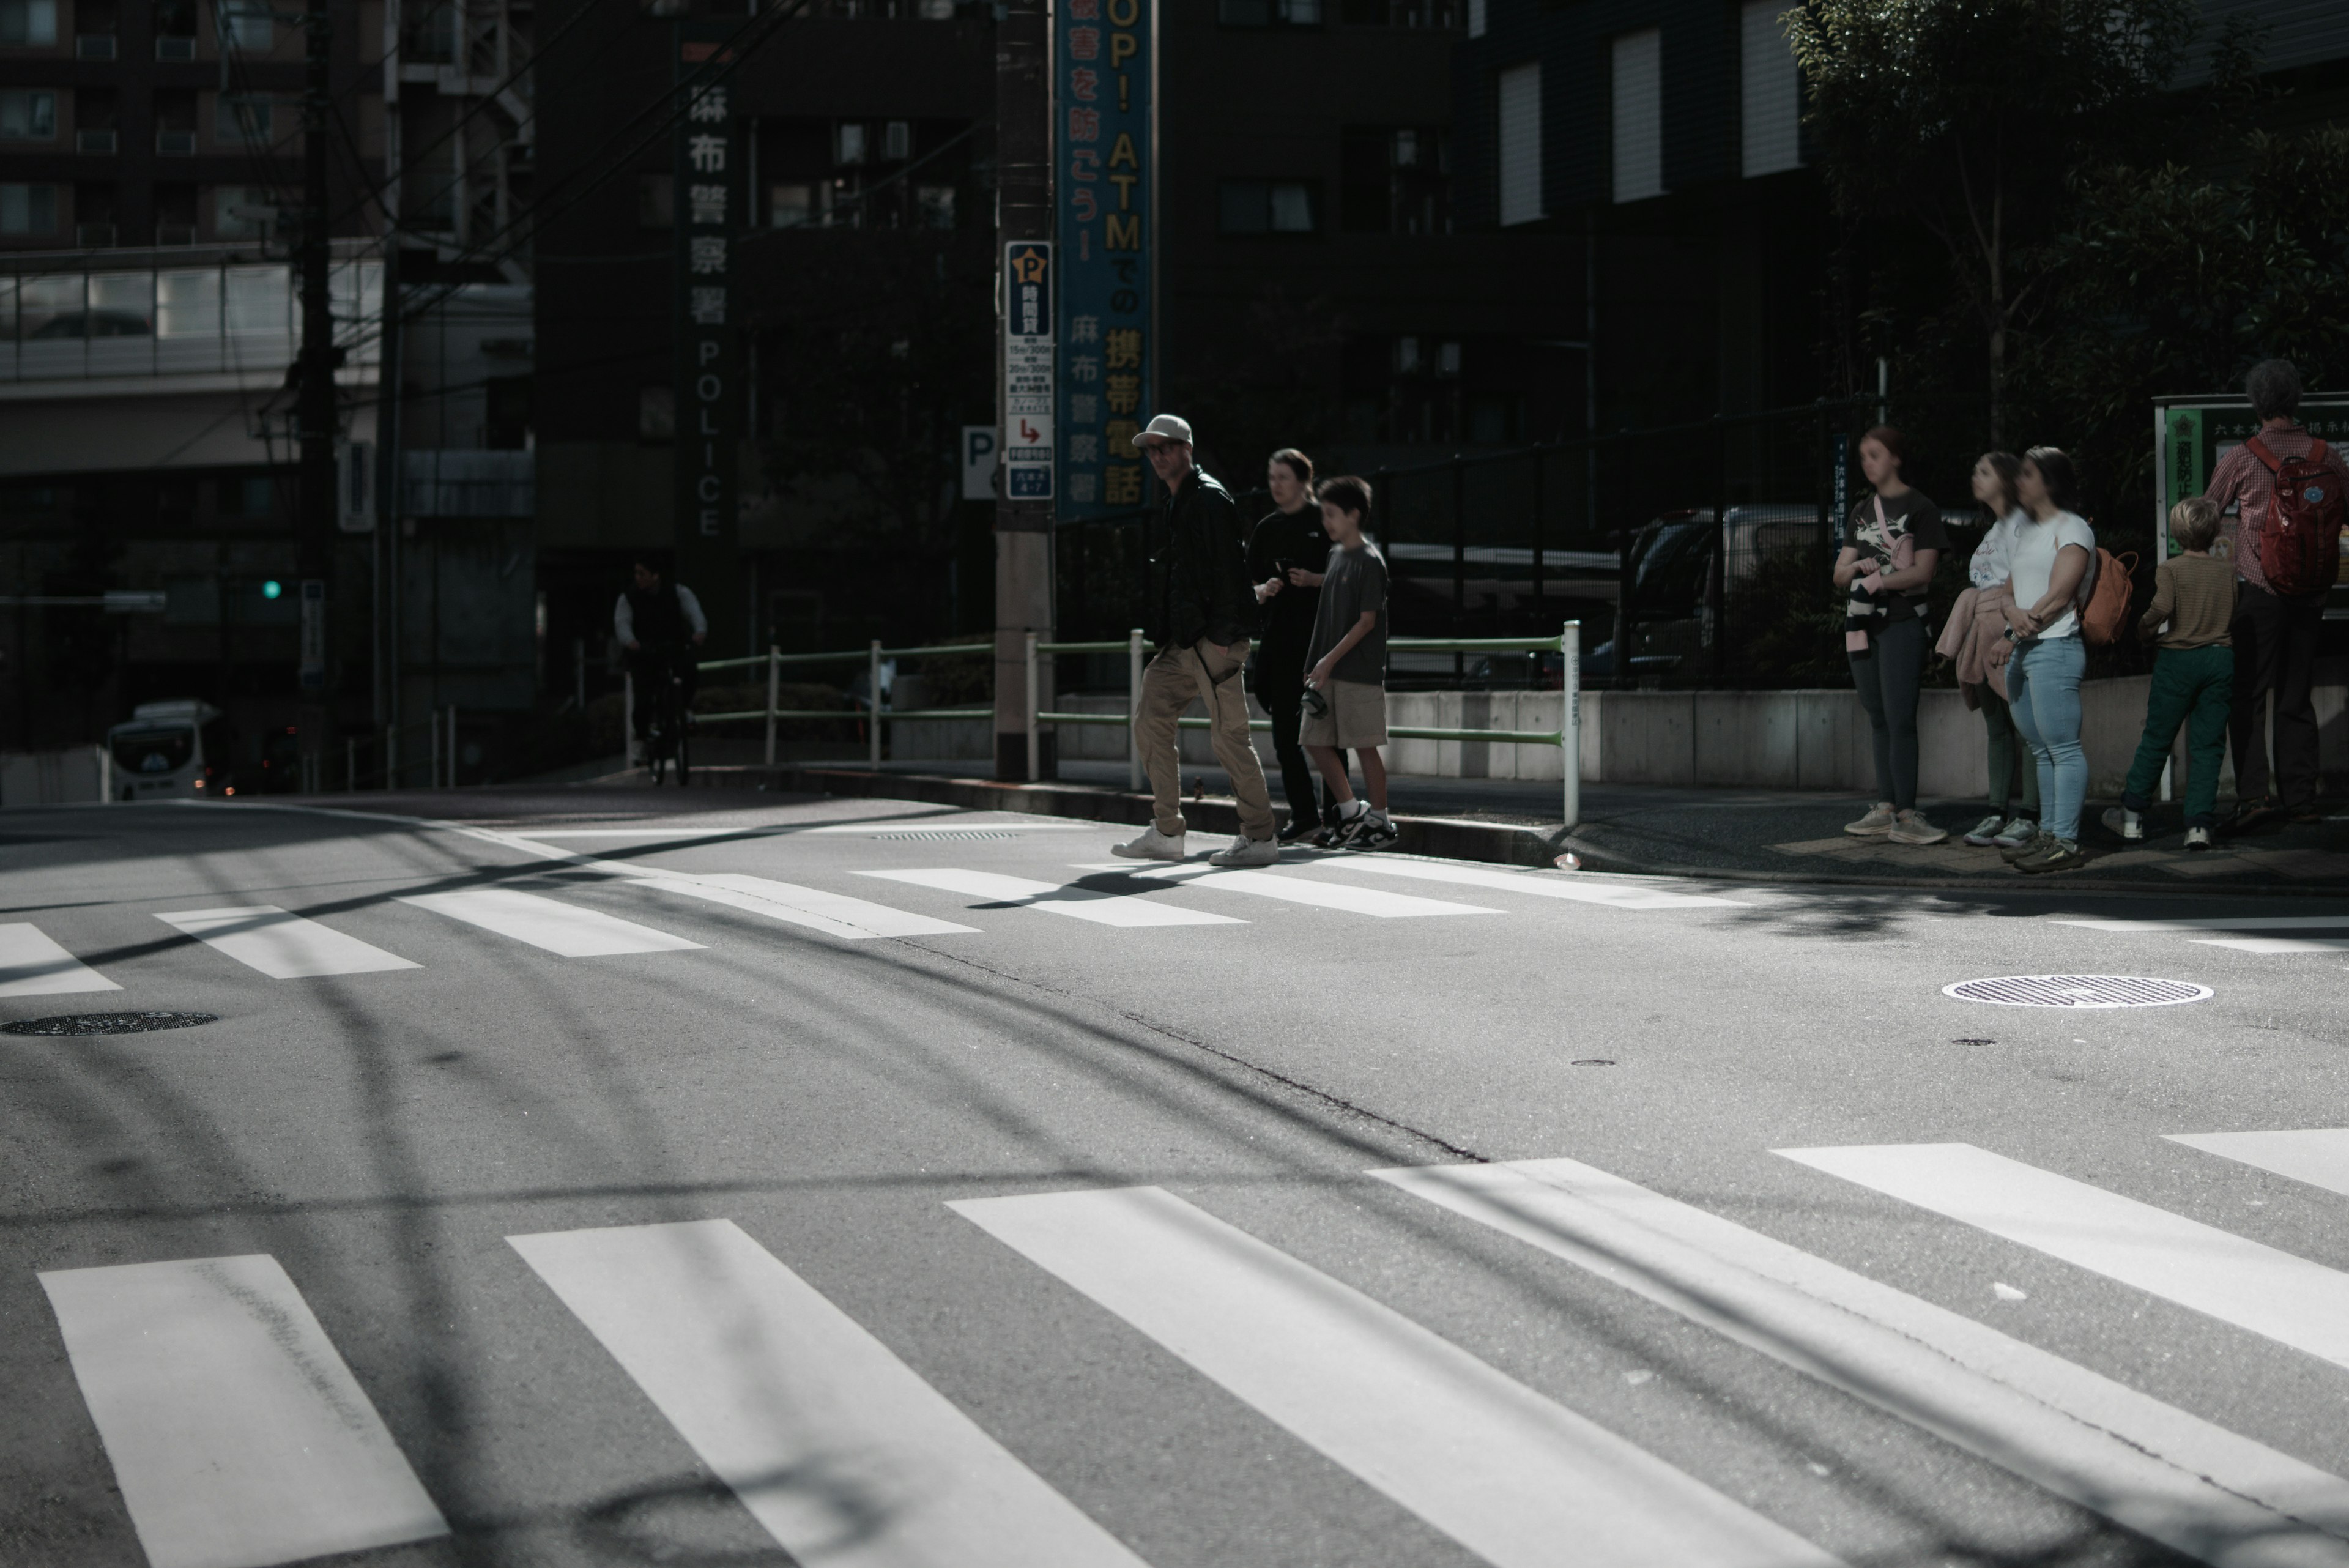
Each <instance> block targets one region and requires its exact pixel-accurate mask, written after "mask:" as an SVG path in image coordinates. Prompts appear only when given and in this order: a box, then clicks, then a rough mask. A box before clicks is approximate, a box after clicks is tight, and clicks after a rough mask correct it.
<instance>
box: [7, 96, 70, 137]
mask: <svg viewBox="0 0 2349 1568" xmlns="http://www.w3.org/2000/svg"><path fill="white" fill-rule="evenodd" d="M56 138H57V94H55V93H53V92H33V91H28V90H26V89H24V88H8V89H7V90H6V91H5V92H0V140H8V141H52V140H56Z"/></svg>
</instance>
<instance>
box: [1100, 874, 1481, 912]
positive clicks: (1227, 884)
mask: <svg viewBox="0 0 2349 1568" xmlns="http://www.w3.org/2000/svg"><path fill="white" fill-rule="evenodd" d="M1077 869H1078V870H1080V871H1123V872H1124V873H1125V874H1126V875H1127V876H1129V877H1143V878H1145V879H1147V880H1149V881H1153V882H1176V883H1180V884H1181V885H1183V886H1184V887H1186V888H1216V889H1217V890H1219V891H1222V892H1226V893H1250V894H1254V895H1255V896H1256V897H1257V898H1278V899H1279V900H1281V901H1282V902H1283V903H1287V904H1309V905H1311V906H1312V907H1313V908H1315V909H1342V910H1344V911H1345V912H1346V913H1347V914H1350V915H1371V916H1375V917H1377V918H1378V919H1382V920H1394V919H1414V918H1418V917H1423V916H1428V915H1497V914H1499V913H1500V912H1501V911H1500V910H1498V909H1485V908H1484V907H1482V906H1481V905H1477V904H1454V903H1450V902H1447V901H1446V900H1444V899H1442V898H1419V897H1417V896H1415V895H1413V894H1410V893H1390V892H1388V891H1387V890H1386V889H1384V888H1350V887H1346V886H1344V885H1342V884H1340V883H1336V882H1318V881H1315V880H1313V879H1311V878H1309V877H1278V876H1274V875H1272V874H1271V873H1269V872H1265V871H1225V870H1222V869H1219V868H1217V867H1213V866H1205V865H1193V866H1150V867H1144V866H1138V865H1135V864H1134V863H1133V862H1131V861H1128V862H1124V863H1119V864H1111V865H1105V866H1104V865H1087V866H1080V867H1077Z"/></svg>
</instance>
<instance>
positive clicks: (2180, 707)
mask: <svg viewBox="0 0 2349 1568" xmlns="http://www.w3.org/2000/svg"><path fill="white" fill-rule="evenodd" d="M2234 688H2235V650H2234V649H2231V648H2165V649H2162V650H2161V651H2160V652H2159V653H2158V654H2157V655H2156V656H2155V658H2154V661H2153V695H2152V696H2151V697H2150V698H2148V699H2147V701H2146V705H2145V738H2144V739H2143V740H2141V741H2139V742H2137V761H2136V762H2134V763H2130V764H2129V773H2128V788H2127V792H2126V793H2125V794H2122V796H2121V800H2122V803H2123V804H2124V805H2127V807H2128V808H2129V809H2130V810H2131V811H2143V810H2144V809H2145V808H2146V807H2147V805H2151V804H2152V801H2153V792H2154V789H2155V787H2156V786H2157V785H2158V784H2160V783H2161V764H2162V763H2165V762H2167V761H2168V760H2169V747H2170V742H2173V741H2175V740H2177V739H2178V725H2179V724H2181V723H2183V724H2184V725H2185V726H2186V755H2187V760H2188V763H2189V767H2188V770H2187V774H2186V826H2189V827H2215V826H2218V822H2219V764H2220V763H2221V762H2223V761H2224V760H2225V759H2226V755H2227V715H2228V713H2229V711H2230V709H2231V708H2232V706H2233V701H2234Z"/></svg>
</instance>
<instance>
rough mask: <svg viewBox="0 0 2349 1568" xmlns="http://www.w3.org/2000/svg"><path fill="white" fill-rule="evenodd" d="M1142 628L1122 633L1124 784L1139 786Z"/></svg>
mask: <svg viewBox="0 0 2349 1568" xmlns="http://www.w3.org/2000/svg"><path fill="white" fill-rule="evenodd" d="M1141 720H1142V628H1140V627H1138V626H1137V627H1135V628H1133V630H1132V631H1130V632H1128V633H1126V635H1125V787H1126V788H1128V789H1130V790H1136V791H1139V790H1140V789H1141V788H1142V737H1141V734H1140V731H1139V728H1138V726H1139V725H1140V722H1141Z"/></svg>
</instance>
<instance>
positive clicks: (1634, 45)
mask: <svg viewBox="0 0 2349 1568" xmlns="http://www.w3.org/2000/svg"><path fill="white" fill-rule="evenodd" d="M1663 53H1664V49H1663V35H1662V34H1661V33H1660V32H1658V31H1657V30H1656V29H1655V28H1653V27H1647V28H1643V29H1641V30H1640V31H1639V32H1637V33H1625V34H1623V35H1622V36H1619V37H1618V38H1617V39H1616V40H1615V62H1614V63H1615V199H1616V200H1617V201H1618V202H1640V201H1644V200H1646V199H1647V198H1648V197H1650V196H1661V195H1662V194H1663V193H1664V110H1663V83H1662V77H1663V69H1662V67H1663Z"/></svg>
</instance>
